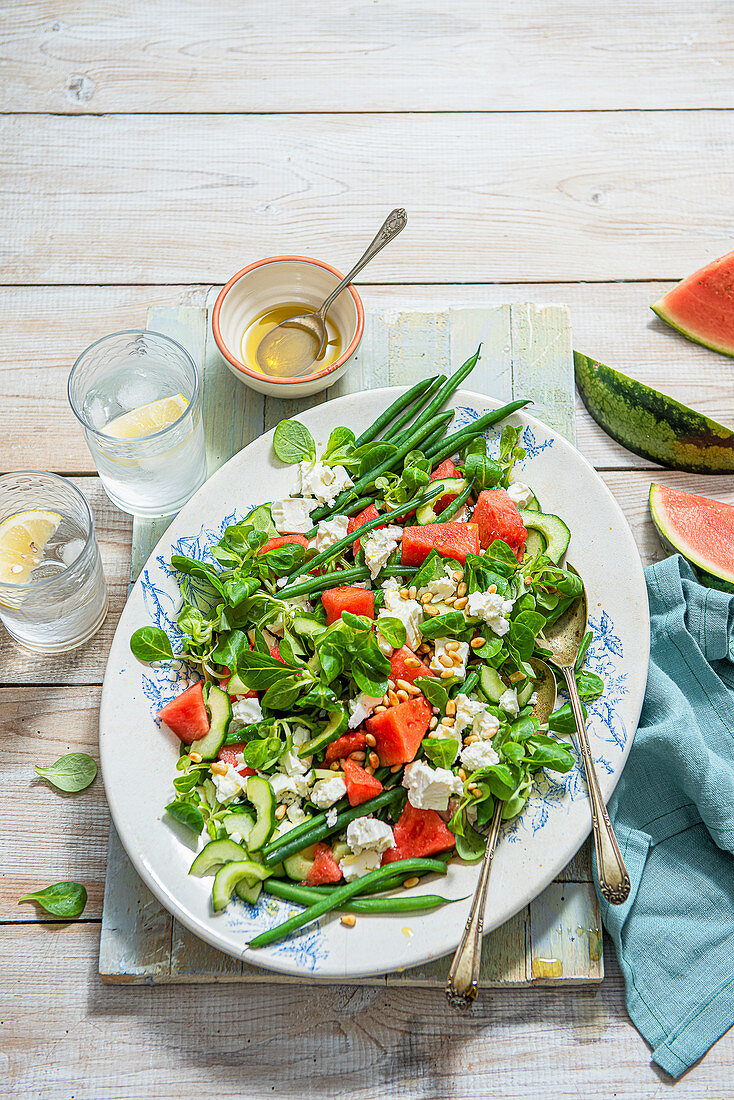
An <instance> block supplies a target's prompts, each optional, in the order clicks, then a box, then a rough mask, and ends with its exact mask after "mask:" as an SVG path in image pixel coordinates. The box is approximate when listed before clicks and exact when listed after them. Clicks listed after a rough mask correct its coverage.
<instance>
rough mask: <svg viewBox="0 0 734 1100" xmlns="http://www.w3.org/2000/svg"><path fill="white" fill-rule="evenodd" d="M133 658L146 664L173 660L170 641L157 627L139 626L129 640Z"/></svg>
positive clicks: (163, 631)
mask: <svg viewBox="0 0 734 1100" xmlns="http://www.w3.org/2000/svg"><path fill="white" fill-rule="evenodd" d="M130 649H131V650H132V653H133V656H134V657H137V659H138V660H139V661H145V662H146V664H152V663H153V662H154V661H170V660H172V659H173V649H172V648H171V640H170V638H169V637H168V635H167V634H166V632H165V630H161V629H160V627H158V626H141V627H140V629H139V630H136V631H135V633H134V634H133V636H132V637H131V639H130Z"/></svg>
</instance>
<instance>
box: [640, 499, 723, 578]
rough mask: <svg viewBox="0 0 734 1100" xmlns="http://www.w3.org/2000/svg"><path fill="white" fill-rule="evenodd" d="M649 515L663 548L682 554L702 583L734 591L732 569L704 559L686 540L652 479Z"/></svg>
mask: <svg viewBox="0 0 734 1100" xmlns="http://www.w3.org/2000/svg"><path fill="white" fill-rule="evenodd" d="M650 515H651V516H652V522H653V523H654V524H655V530H656V531H657V533H658V535H659V537H660V541H661V542H662V544H663V546H664V547H665V549H666V550H670V551H671V553H673V554H682V556H683V557H684V558H685V559H686V561H687V562H689V563H690V565H691V566H692V567H693V569H694V571H695V573H696V576H697V577H698V579H699V580H700V581H701V583H702V584H705V585H708V587H709V588H718V589H720V590H721V591H723V592H734V571H730V572H729V573H725V571H724V570H723V569H722V567H721V566H720V565H719V564H718V563H717V564H716V565H714V564H713V562H710V561H706V560H705V558H703V557H702V556H701V554H700V552H699V551H697V550H694V549H693V547H692V546H691V545H690V544H689V543H688V542H686V540H685V539H684V538H683V536H682V535H681V534H680V532H679V531H678V530H677V529H676V527H675V525H674V524H673V523H672V522H671V520H670V518H669V516H668V513H667V510H666V508H665V500H664V498H663V486H662V485H658V484H657V483H656V482H654V481H653V482H652V484H651V485H650Z"/></svg>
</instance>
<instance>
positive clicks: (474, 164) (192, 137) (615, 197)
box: [0, 110, 734, 285]
mask: <svg viewBox="0 0 734 1100" xmlns="http://www.w3.org/2000/svg"><path fill="white" fill-rule="evenodd" d="M388 164H389V171H386V170H385V169H386V165H388ZM704 168H705V179H706V186H705V187H702V186H701V173H702V171H703V170H704ZM733 171H734V143H733V142H732V141H731V119H730V117H729V116H728V115H727V114H726V112H723V111H716V110H712V111H694V112H685V111H660V112H654V111H653V112H637V111H616V112H599V113H593V112H591V113H589V112H585V111H575V112H568V113H552V112H546V113H536V114H532V113H530V114H525V113H517V114H492V113H487V114H473V113H470V112H468V113H460V114H435V115H427V114H409V113H404V114H391V115H380V116H376V115H369V114H366V115H365V114H352V115H348V114H342V115H333V114H332V115H328V114H324V115H285V114H284V115H279V116H278V117H277V121H276V122H275V123H274V122H273V119H272V117H270V118H268V117H265V116H260V115H183V116H181V117H179V118H177V119H176V124H175V126H172V125H171V124H170V121H169V119H167V118H165V117H162V116H157V115H152V116H151V115H148V116H144V117H143V116H135V115H107V116H104V117H98V116H88V115H85V116H67V117H54V118H49V117H47V116H45V115H5V116H3V117H2V118H0V174H2V176H3V202H2V206H1V207H0V242H2V246H1V250H0V257H1V258H2V266H1V268H0V277H1V280H2V283H3V284H6V285H8V284H23V283H29V282H39V283H90V282H94V283H131V282H145V283H155V282H161V283H166V282H168V283H171V282H211V283H216V282H223V281H224V280H225V279H226V278H228V277H229V276H230V275H231V274H232V273H233V272H235V271H237V270H239V269H240V268H241V267H243V266H244V265H245V264H246V263H249V262H250V261H252V260H255V259H259V258H260V257H261V256H268V255H272V254H273V253H280V254H283V253H290V254H299V255H306V256H313V255H315V256H328V258H329V259H330V260H331V261H332V262H333V263H334V264H335V265H336V266H337V267H343V268H344V267H348V266H349V264H350V263H351V262H353V260H354V258H355V256H357V255H358V254H359V253H360V252H361V250H362V248H363V247H364V245H365V242H366V241H369V240H370V239H371V238H372V235H373V234H374V232H375V229H376V227H377V226H378V225H379V224H380V222H381V221H382V219H383V217H384V216H385V214H386V213H387V211H389V210H390V209H391V208H392V207H394V206H396V205H397V204H400V205H402V206H405V208H406V209H407V211H408V215H409V223H408V227H407V229H406V230H405V232H404V233H403V234H402V235H401V236H400V238H399V240H398V241H396V242H395V243H394V244H393V245H391V246H390V248H386V249H385V250H384V251H383V252H381V253H380V255H379V256H378V257H377V258H376V259H375V260H374V261H373V262H372V263H371V264H370V268H369V278H370V281H372V282H376V283H395V282H400V283H415V282H452V281H455V282H498V281H506V282H513V281H521V282H524V281H527V282H532V281H543V280H554V279H555V280H559V281H574V280H593V281H599V280H614V279H676V278H680V277H681V276H682V275H683V274H687V273H688V272H689V271H694V270H695V269H696V268H697V267H699V266H700V265H701V264H702V263H703V262H705V261H706V260H708V259H711V258H713V257H714V256H718V255H721V254H722V253H724V252H727V251H729V249H730V248H731V230H732V218H731V177H732V172H733ZM637 226H639V227H644V229H642V228H641V229H639V230H635V228H633V227H637Z"/></svg>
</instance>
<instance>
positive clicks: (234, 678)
mask: <svg viewBox="0 0 734 1100" xmlns="http://www.w3.org/2000/svg"><path fill="white" fill-rule="evenodd" d="M249 690H250V689H249V688H248V686H247V684H243V683H242V680H240V678H239V675H238V673H236V672H233V673H232V675H231V676H230V678H229V683H228V684H227V691H228V692H229V694H230V695H247V693H248V691H249Z"/></svg>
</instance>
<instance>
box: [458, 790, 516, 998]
mask: <svg viewBox="0 0 734 1100" xmlns="http://www.w3.org/2000/svg"><path fill="white" fill-rule="evenodd" d="M503 805H504V803H502V802H500V801H499V799H498V800H497V802H496V805H495V808H494V816H493V817H492V826H491V828H490V830H489V837H488V839H487V847H486V848H485V850H484V859H483V860H482V867H481V870H480V872H479V881H478V882H477V887H476V890H475V891H474V897H473V898H472V903H471V909H470V910H469V916H468V917H467V920H466V926H465V927H464V935H463V936H462V937H461V942H460V943H459V946H458V947H457V948H456V954H455V955H454V961H453V962H452V963H451V969H450V970H449V977H448V981H447V982H446V997H447V998H448V1002H449V1004H450V1005H451V1007H452V1008H458V1009H461V1010H462V1011H463V1010H465V1009H467V1008H469V1007H470V1005H471V1004H472V1002H473V1001H474V998H475V997H476V995H477V992H478V991H479V968H480V965H481V962H482V929H483V928H484V906H485V903H486V901H487V887H488V886H489V876H490V875H491V874H492V859H493V857H494V849H495V846H496V844H497V834H498V833H499V830H500V823H501V821H502V807H503Z"/></svg>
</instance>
